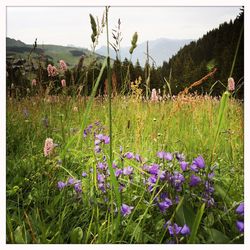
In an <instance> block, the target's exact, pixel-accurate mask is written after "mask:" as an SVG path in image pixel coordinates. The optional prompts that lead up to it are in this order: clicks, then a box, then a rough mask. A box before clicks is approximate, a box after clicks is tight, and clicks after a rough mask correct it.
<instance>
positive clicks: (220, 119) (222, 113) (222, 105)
mask: <svg viewBox="0 0 250 250" xmlns="http://www.w3.org/2000/svg"><path fill="white" fill-rule="evenodd" d="M243 30H244V26H242V27H241V30H240V35H239V39H238V42H237V46H236V49H235V53H234V59H233V63H232V67H231V70H230V73H229V77H232V74H233V71H234V66H235V62H236V58H237V54H238V50H239V46H240V41H241V37H242V34H243ZM229 97H230V93H229V92H228V91H225V92H224V93H223V95H222V98H221V101H220V108H219V115H218V122H217V127H216V131H215V136H214V144H213V149H212V155H211V164H212V163H213V157H214V152H215V148H216V144H217V140H218V137H219V133H220V130H221V128H222V125H223V123H224V118H225V113H226V111H227V106H228V100H229Z"/></svg>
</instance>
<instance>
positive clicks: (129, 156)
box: [124, 152, 134, 159]
mask: <svg viewBox="0 0 250 250" xmlns="http://www.w3.org/2000/svg"><path fill="white" fill-rule="evenodd" d="M124 157H126V158H127V159H133V158H134V154H133V153H132V152H127V153H125V154H124Z"/></svg>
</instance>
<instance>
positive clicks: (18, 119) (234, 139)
mask: <svg viewBox="0 0 250 250" xmlns="http://www.w3.org/2000/svg"><path fill="white" fill-rule="evenodd" d="M109 15H112V8H108V7H106V8H105V10H104V12H103V16H102V17H101V18H100V19H98V18H95V17H93V16H92V15H91V14H90V24H89V25H90V26H91V30H92V34H89V39H90V41H91V43H92V53H91V54H90V55H88V56H86V58H85V57H81V58H80V59H79V63H78V65H76V66H75V67H70V66H69V65H68V64H67V61H66V60H65V59H64V58H61V59H60V60H59V61H58V62H49V61H46V60H44V61H43V60H42V57H41V58H40V59H39V63H38V66H37V68H36V67H34V64H35V62H36V61H37V60H38V59H37V58H35V57H34V54H33V52H34V51H35V50H36V46H37V45H36V43H35V44H34V45H33V48H32V50H31V52H30V54H29V58H28V60H27V64H28V66H29V65H31V66H30V67H28V69H26V74H25V76H24V74H21V73H20V75H18V73H16V71H15V72H14V69H13V68H11V67H9V68H8V70H7V72H8V76H7V78H8V79H7V82H8V81H9V86H8V93H7V112H6V120H7V126H6V127H7V132H6V138H7V149H6V152H7V157H6V162H7V168H6V170H7V171H6V174H7V176H6V183H7V186H6V199H7V206H6V232H7V235H6V242H7V243H18V244H30V243H34V244H50V243H60V244H62V243H64V244H68V243H72V244H96V243H97V244H104V243H112V244H131V243H132V244H137V243H140V244H147V243H150V244H196V243H197V244H212V243H213V244H222V243H223V244H242V243H244V164H243V162H244V154H243V150H244V147H243V138H244V126H243V124H244V120H243V101H242V99H239V98H236V95H235V93H236V90H237V86H238V85H237V84H238V83H237V81H235V79H234V74H233V73H232V72H234V71H233V70H234V65H235V61H236V60H237V54H238V49H239V46H236V48H235V50H234V51H233V52H232V53H233V54H234V61H232V62H230V64H231V65H232V70H231V74H230V75H229V76H228V80H227V81H224V85H223V86H224V87H223V89H222V91H221V94H218V95H213V94H211V93H209V92H207V93H203V94H200V93H197V92H192V91H189V90H190V89H189V88H185V91H182V92H179V93H177V94H173V93H172V92H173V89H172V88H171V77H169V79H168V80H166V78H165V80H164V81H163V82H162V83H161V84H162V88H161V89H160V90H158V89H155V88H152V82H151V78H150V74H148V75H146V77H144V76H140V77H135V78H132V77H131V74H130V73H131V66H130V64H128V65H127V66H126V67H125V69H126V70H125V73H124V74H122V71H118V73H119V77H120V76H121V80H122V81H121V82H120V83H121V84H120V85H119V84H118V83H117V79H116V78H118V76H116V72H115V71H114V65H115V62H114V61H113V60H111V58H110V50H111V49H113V48H114V49H115V51H116V52H117V57H118V58H119V42H120V40H119V39H120V38H119V34H120V33H119V32H120V31H119V29H120V27H119V25H120V23H119V21H118V28H117V30H118V31H117V33H115V34H114V35H113V36H115V42H114V43H111V41H109V33H111V32H112V27H109ZM98 20H99V21H98ZM113 32H114V31H113ZM100 36H107V54H106V57H103V58H102V60H101V61H98V60H97V57H96V56H95V47H96V45H97V43H98V40H99V37H100ZM138 36H140V31H139V30H138V31H137V32H135V33H134V35H133V37H132V40H131V47H130V50H129V53H130V55H131V57H132V56H133V53H134V51H135V50H136V47H137V40H138ZM240 39H241V38H240V37H239V40H240ZM110 44H111V45H110ZM148 67H149V71H150V65H148ZM21 70H23V69H20V71H21ZM120 73H121V74H120ZM12 75H15V77H14V78H12V79H11V77H12ZM142 77H143V78H142ZM208 77H210V76H208ZM13 79H18V80H17V81H16V82H14V81H13V82H12V81H11V80H13ZM19 81H20V82H19ZM21 82H22V83H23V84H25V83H26V84H27V85H25V86H26V87H25V88H22V87H20V86H19V84H20V83H21ZM199 85H202V83H201V82H199V83H196V86H199Z"/></svg>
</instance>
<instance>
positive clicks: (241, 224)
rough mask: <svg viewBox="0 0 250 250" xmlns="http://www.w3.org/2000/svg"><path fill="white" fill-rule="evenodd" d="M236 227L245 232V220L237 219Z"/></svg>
mask: <svg viewBox="0 0 250 250" xmlns="http://www.w3.org/2000/svg"><path fill="white" fill-rule="evenodd" d="M236 227H237V229H238V230H239V232H240V233H244V222H243V221H239V220H237V221H236Z"/></svg>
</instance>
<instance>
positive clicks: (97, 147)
mask: <svg viewBox="0 0 250 250" xmlns="http://www.w3.org/2000/svg"><path fill="white" fill-rule="evenodd" d="M101 151H102V149H101V147H100V146H98V145H96V146H95V152H96V153H100V152H101Z"/></svg>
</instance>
